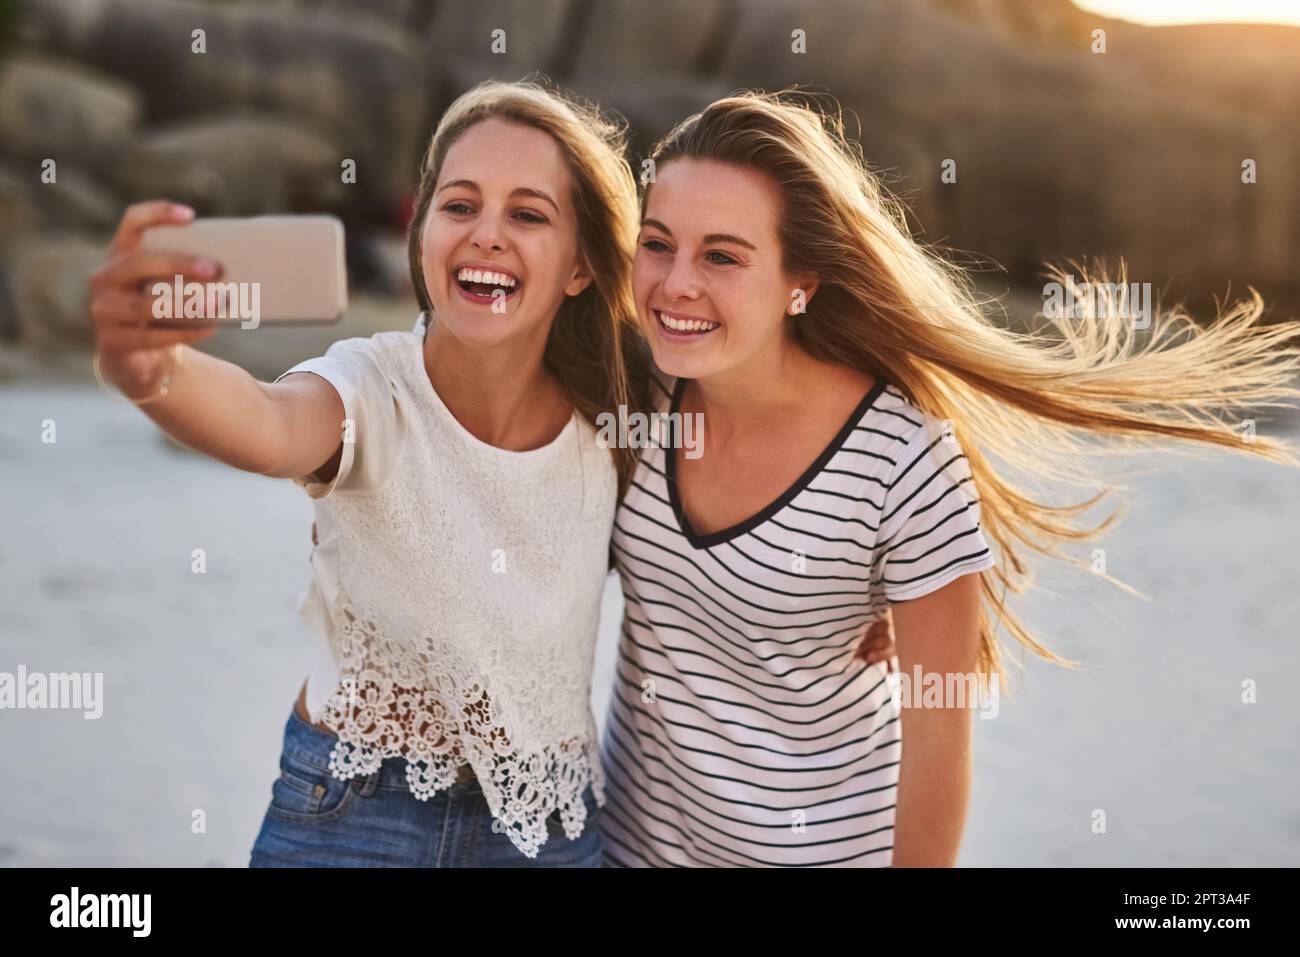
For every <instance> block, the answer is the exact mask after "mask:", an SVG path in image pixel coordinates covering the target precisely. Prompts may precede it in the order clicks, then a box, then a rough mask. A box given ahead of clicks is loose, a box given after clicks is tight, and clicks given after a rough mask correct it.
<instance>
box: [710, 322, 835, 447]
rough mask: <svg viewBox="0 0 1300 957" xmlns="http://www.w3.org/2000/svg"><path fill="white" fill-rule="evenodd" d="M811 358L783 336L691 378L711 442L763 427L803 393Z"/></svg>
mask: <svg viewBox="0 0 1300 957" xmlns="http://www.w3.org/2000/svg"><path fill="white" fill-rule="evenodd" d="M815 365H816V362H815V360H814V359H813V358H812V357H811V356H809V355H808V354H807V353H805V352H804V351H803V350H802V349H801V348H799V346H798V345H796V344H795V343H794V342H793V341H791V340H790V339H788V338H784V337H783V338H782V339H780V340H779V342H778V343H777V344H775V345H774V347H773V348H771V349H768V350H766V351H765V352H763V353H760V354H759V355H757V356H755V357H753V358H752V359H751V360H750V361H749V362H746V363H745V364H744V365H743V366H740V367H737V368H735V369H728V370H727V371H726V372H721V373H718V374H717V375H713V376H708V377H706V378H701V379H696V380H695V387H696V389H697V390H698V391H697V395H698V397H699V398H698V402H699V405H700V409H699V411H701V412H703V413H704V421H705V422H707V423H708V426H709V430H710V432H711V434H712V435H713V436H714V441H715V442H719V443H720V444H726V441H727V439H728V437H730V436H732V435H744V434H747V433H750V432H752V431H754V430H756V429H763V428H766V427H767V425H769V424H770V423H771V422H772V421H773V417H774V416H779V415H782V414H784V412H785V411H786V410H788V409H789V408H790V406H791V405H797V404H798V403H800V402H801V401H802V399H803V397H806V395H807V390H808V388H809V381H810V379H811V376H810V375H809V372H810V370H811V369H812V368H813V367H814V366H815Z"/></svg>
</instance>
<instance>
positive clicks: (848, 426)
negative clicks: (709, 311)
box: [664, 377, 887, 549]
mask: <svg viewBox="0 0 1300 957" xmlns="http://www.w3.org/2000/svg"><path fill="white" fill-rule="evenodd" d="M690 381H691V380H689V379H678V380H677V382H676V383H675V384H674V386H673V394H672V400H671V402H670V403H669V412H670V413H672V414H676V413H677V412H679V411H680V410H681V403H682V395H683V394H684V393H685V391H686V384H687V383H688V382H690ZM886 385H887V383H886V382H885V380H884V379H881V378H879V377H877V378H876V382H875V384H874V385H872V387H871V388H870V389H869V390H868V391H867V394H866V395H865V396H863V397H862V401H861V402H859V403H858V404H857V407H856V408H855V409H854V410H853V411H852V412H851V413H850V414H849V417H848V420H847V421H846V422H845V423H844V425H843V426H841V427H840V430H839V432H837V433H836V434H835V437H834V438H833V439H831V441H830V444H828V445H827V446H826V448H825V449H823V450H822V452H821V454H820V455H818V456H817V458H816V459H814V460H813V462H812V464H811V465H809V466H808V468H806V469H804V471H803V474H802V475H800V476H799V477H798V478H797V479H795V481H794V484H793V485H791V486H790V487H789V488H788V489H786V490H785V491H784V492H782V493H781V494H780V495H779V496H777V498H776V499H775V500H774V501H773V502H772V503H771V504H769V505H767V506H766V507H765V508H763V509H762V510H760V511H759V512H757V513H756V514H754V515H751V516H750V517H749V518H747V519H744V520H743V521H740V522H737V523H736V524H734V525H731V526H729V527H727V528H723V529H719V530H718V531H716V532H710V533H709V534H707V535H700V534H698V533H697V532H696V531H695V529H694V528H692V527H691V521H690V519H688V518H687V517H686V509H685V508H684V507H683V506H682V496H681V492H680V491H679V490H678V487H677V450H676V449H675V448H673V447H672V446H667V447H665V449H664V477H665V484H666V485H667V486H668V502H669V504H670V505H671V506H672V509H673V515H674V516H675V517H676V518H677V527H678V528H679V529H680V530H681V533H682V535H683V537H685V539H686V541H688V542H689V543H690V544H691V547H693V548H696V549H701V548H712V547H713V546H715V545H723V544H725V543H727V542H729V541H731V540H732V539H734V538H739V537H740V536H741V535H744V534H746V533H747V532H752V531H753V530H754V529H756V528H758V527H759V526H760V525H762V524H763V523H764V522H766V521H768V520H769V519H771V518H772V517H773V516H775V515H777V514H778V513H779V512H780V511H781V510H782V509H784V508H785V507H786V506H787V505H789V504H790V503H791V502H792V501H794V499H795V496H797V495H798V494H799V493H800V492H802V491H803V490H804V489H805V488H807V487H808V484H809V483H810V482H811V481H812V480H813V479H814V478H816V477H817V475H818V474H819V473H820V472H821V470H822V469H824V468H825V467H826V465H827V463H829V462H830V460H831V459H832V458H834V457H835V454H836V453H837V452H839V450H840V449H841V448H843V446H844V443H845V442H846V441H848V438H849V436H850V435H852V434H853V430H854V429H855V428H856V427H857V425H858V422H859V421H860V420H861V419H862V417H863V416H864V415H866V414H867V410H868V409H870V408H871V406H872V405H873V404H875V401H876V399H878V398H879V397H880V394H881V393H882V392H884V391H885V386H886Z"/></svg>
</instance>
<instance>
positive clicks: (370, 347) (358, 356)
mask: <svg viewBox="0 0 1300 957" xmlns="http://www.w3.org/2000/svg"><path fill="white" fill-rule="evenodd" d="M419 344H420V337H419V336H417V335H416V334H415V333H414V332H405V331H392V332H376V333H375V334H374V335H370V336H353V337H351V338H348V339H340V340H338V341H337V342H335V343H334V344H333V345H331V346H330V347H329V348H328V349H326V350H325V355H326V356H328V357H330V358H336V359H342V360H358V361H364V360H370V361H372V362H375V363H377V364H379V365H381V366H387V365H389V364H391V363H392V362H393V361H394V358H395V357H397V356H400V355H403V354H409V353H410V352H411V351H412V350H414V349H417V348H418V346H419Z"/></svg>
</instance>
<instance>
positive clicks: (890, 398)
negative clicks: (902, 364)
mask: <svg viewBox="0 0 1300 957" xmlns="http://www.w3.org/2000/svg"><path fill="white" fill-rule="evenodd" d="M854 441H855V444H856V445H858V446H859V447H862V448H865V449H870V450H871V451H872V452H874V453H875V454H877V455H879V456H881V457H883V458H884V459H886V460H887V461H888V463H889V466H890V468H889V473H890V478H889V479H888V484H889V485H891V486H892V485H893V484H894V483H896V482H900V481H904V480H906V479H908V477H909V476H916V475H921V476H923V477H925V476H930V475H933V474H934V473H935V472H937V471H940V470H944V469H948V468H950V467H951V466H952V465H953V464H954V462H955V461H957V460H963V459H964V458H965V456H964V454H963V452H962V450H961V445H960V442H959V441H958V440H957V436H956V435H955V434H954V431H953V428H952V423H951V422H950V421H949V420H947V419H944V418H941V417H939V416H937V415H934V414H932V413H929V412H925V411H923V410H922V409H921V408H920V407H919V406H917V405H916V404H915V403H914V402H912V401H911V400H910V399H908V398H907V396H906V395H905V394H904V393H903V392H902V390H901V389H899V388H898V386H896V385H895V384H893V383H885V384H884V385H883V387H880V388H879V391H878V394H877V395H876V397H875V400H874V401H872V402H871V403H870V404H869V406H868V407H867V408H866V410H865V411H864V412H863V414H862V416H861V417H860V419H859V421H858V424H857V427H856V428H855V430H854Z"/></svg>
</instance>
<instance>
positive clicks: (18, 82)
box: [0, 54, 141, 163]
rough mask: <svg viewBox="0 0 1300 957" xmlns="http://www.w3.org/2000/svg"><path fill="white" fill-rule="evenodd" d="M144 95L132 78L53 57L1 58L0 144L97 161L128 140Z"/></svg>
mask: <svg viewBox="0 0 1300 957" xmlns="http://www.w3.org/2000/svg"><path fill="white" fill-rule="evenodd" d="M140 111H141V97H140V95H139V94H138V93H137V92H136V91H135V90H134V89H133V88H132V87H131V85H130V84H128V83H123V82H121V81H120V80H116V79H114V78H113V77H111V76H107V75H105V74H103V73H101V72H99V71H97V70H91V69H87V68H86V67H84V66H81V65H79V64H76V63H70V62H67V61H62V60H57V59H53V58H49V57H43V56H34V55H31V54H18V55H16V56H12V57H9V58H7V59H5V60H3V61H0V144H3V147H4V151H5V152H6V153H9V154H12V155H18V156H27V157H39V158H45V157H52V158H54V159H56V160H59V161H60V162H62V161H64V160H67V161H70V162H81V163H98V162H103V161H106V160H108V159H110V158H111V157H112V156H113V155H115V154H116V153H117V152H118V151H119V150H121V148H122V147H123V145H124V144H125V143H126V142H127V140H128V138H129V137H130V136H131V134H132V132H133V131H134V130H135V127H136V124H137V122H138V120H139V117H140Z"/></svg>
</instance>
